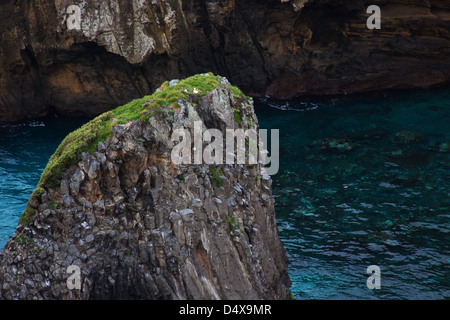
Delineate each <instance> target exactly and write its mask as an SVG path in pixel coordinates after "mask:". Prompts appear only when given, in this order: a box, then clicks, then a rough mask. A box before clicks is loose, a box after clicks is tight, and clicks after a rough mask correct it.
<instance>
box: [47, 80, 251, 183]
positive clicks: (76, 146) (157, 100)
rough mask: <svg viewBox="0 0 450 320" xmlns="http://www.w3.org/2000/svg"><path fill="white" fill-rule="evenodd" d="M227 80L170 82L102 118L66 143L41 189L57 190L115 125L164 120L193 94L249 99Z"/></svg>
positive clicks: (63, 143) (101, 116)
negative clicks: (223, 91)
mask: <svg viewBox="0 0 450 320" xmlns="http://www.w3.org/2000/svg"><path fill="white" fill-rule="evenodd" d="M223 80H224V78H223V77H221V76H216V75H214V74H212V73H204V74H198V75H194V76H192V77H189V78H186V79H184V80H181V81H175V83H174V84H172V85H170V83H169V82H168V81H166V82H164V83H163V84H162V85H161V86H160V88H158V89H157V90H156V91H155V92H154V93H153V94H152V95H150V96H145V97H143V98H140V99H136V100H133V101H131V102H129V103H128V104H126V105H123V106H120V107H118V108H116V109H114V110H111V111H108V112H105V113H103V114H101V115H99V116H98V117H96V118H95V119H93V120H91V121H90V122H88V123H86V124H85V125H83V126H82V127H81V128H79V129H78V130H75V131H74V132H72V133H70V134H69V135H68V136H67V137H66V138H65V139H64V140H63V142H62V143H61V144H60V146H59V147H58V149H57V150H56V152H55V153H54V154H53V156H52V157H51V158H50V160H49V162H48V164H47V167H46V168H45V170H44V172H43V173H42V175H41V179H40V181H39V184H38V187H39V188H55V187H57V186H58V183H59V181H60V179H61V177H62V174H63V173H64V171H65V170H66V169H68V168H70V167H72V166H74V165H75V164H76V163H77V162H78V161H79V160H80V157H81V154H82V153H83V152H89V153H91V154H92V153H93V152H95V151H96V149H97V145H98V143H99V142H104V141H106V140H107V139H108V138H109V137H110V136H111V135H112V127H113V126H114V125H119V124H126V123H127V122H129V121H133V120H136V121H143V122H146V123H148V120H149V118H150V117H155V118H156V119H157V120H160V119H162V118H167V117H169V116H173V115H174V114H175V112H177V111H179V108H180V107H179V104H178V101H179V100H180V99H190V96H191V95H196V96H197V97H203V96H205V95H206V94H207V93H208V92H210V91H212V90H214V89H215V88H217V87H220V86H227V87H228V88H230V90H231V91H232V92H233V96H234V97H235V98H243V97H245V98H249V97H247V96H245V95H244V94H243V93H242V91H241V90H239V89H238V88H237V87H234V86H231V85H227V84H224V83H226V82H225V81H223ZM235 118H236V117H235ZM238 120H240V117H239V118H238Z"/></svg>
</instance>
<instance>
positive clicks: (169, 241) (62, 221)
mask: <svg viewBox="0 0 450 320" xmlns="http://www.w3.org/2000/svg"><path fill="white" fill-rule="evenodd" d="M182 104H183V103H182ZM218 104H220V105H218ZM238 104H239V105H238ZM183 105H184V106H185V107H186V108H187V109H189V115H188V114H187V113H181V112H180V114H174V115H173V116H172V117H168V118H167V119H160V120H158V121H156V120H154V119H153V118H151V120H150V122H149V123H148V124H146V123H145V122H140V121H130V122H128V123H127V124H125V125H116V126H115V127H113V133H114V135H113V136H112V137H111V138H109V139H108V140H106V142H105V143H99V144H98V148H97V151H96V152H94V153H93V155H91V154H88V153H83V154H82V156H81V159H80V161H79V162H78V164H77V165H76V166H74V167H72V168H67V170H66V171H65V173H64V176H63V177H62V180H61V181H62V182H61V183H58V184H56V187H55V189H51V188H45V186H43V188H44V189H45V192H44V193H43V194H42V195H41V196H40V197H39V198H38V199H36V201H35V202H36V203H34V204H33V205H34V207H33V209H34V210H35V214H34V215H32V216H31V218H30V219H29V220H28V221H27V222H26V223H24V222H23V220H21V221H20V222H19V225H18V227H17V230H16V231H15V233H14V235H13V237H12V239H11V240H10V241H8V243H7V244H6V246H5V249H4V252H1V253H0V298H2V299H289V298H290V291H289V286H290V280H289V277H288V274H287V258H286V255H285V253H284V250H283V247H282V244H281V241H280V239H279V237H278V229H277V226H276V221H275V212H274V205H273V198H272V195H271V180H270V177H269V176H267V175H265V174H264V168H262V167H260V165H252V166H249V165H238V164H229V165H228V164H227V165H221V166H220V167H218V168H217V170H219V169H220V178H216V179H214V177H213V176H212V174H211V172H210V169H211V168H216V166H215V165H207V164H198V165H187V164H186V165H175V164H174V163H173V162H171V159H170V154H171V152H170V150H171V148H172V146H173V143H172V141H171V140H170V136H171V133H172V131H173V130H174V129H176V128H186V129H189V130H191V129H192V127H191V125H192V122H191V121H190V120H192V118H195V119H200V120H201V121H202V123H203V126H204V127H205V128H206V124H205V121H204V119H208V121H211V123H214V124H216V123H217V124H221V123H227V124H229V125H231V126H232V128H237V127H238V124H237V123H236V122H233V121H232V119H233V108H239V110H241V113H242V128H243V129H248V128H249V126H250V124H252V125H253V126H255V128H256V126H257V119H256V116H255V114H254V111H253V105H252V101H251V100H246V99H245V98H242V99H240V100H239V101H237V99H233V97H232V95H231V91H230V89H229V88H217V89H214V90H213V91H212V92H210V93H208V94H207V95H205V96H204V97H203V98H200V101H199V105H202V106H203V107H202V109H201V110H202V112H201V113H200V112H197V110H200V109H198V108H199V107H197V108H196V107H194V106H193V105H192V102H191V101H188V100H185V101H184V104H183ZM219 111H220V112H219ZM98 159H104V160H98ZM256 175H257V176H258V177H259V178H257V177H256ZM217 179H221V180H220V182H221V183H219V182H218V180H217ZM29 205H30V204H29ZM70 265H77V266H79V267H80V271H81V289H72V290H70V289H69V288H68V286H67V280H68V278H69V276H70V274H68V273H67V268H68V267H69V266H70Z"/></svg>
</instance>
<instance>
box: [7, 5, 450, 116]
mask: <svg viewBox="0 0 450 320" xmlns="http://www.w3.org/2000/svg"><path fill="white" fill-rule="evenodd" d="M375 2H376V3H370V4H377V5H379V6H380V7H381V9H382V20H381V23H382V27H381V30H368V29H367V27H366V20H367V18H368V17H369V15H368V14H367V13H366V9H367V6H368V4H367V3H366V1H362V0H357V1H335V0H333V1H331V0H309V1H308V0H264V1H260V0H250V1H248V0H221V1H176V0H165V1H145V2H143V1H137V0H133V1H125V0H107V1H100V2H95V1H83V2H81V1H80V2H78V1H73V0H70V1H69V0H58V1H45V2H42V1H36V0H27V1H12V0H10V1H3V2H2V4H0V18H1V19H0V35H1V45H0V96H1V99H0V121H14V120H21V119H24V118H27V117H37V116H40V115H45V114H46V113H47V112H48V111H49V110H52V109H53V110H56V111H57V112H60V113H64V114H69V115H76V114H87V115H96V114H99V113H101V112H103V111H105V110H108V109H111V108H112V107H113V106H116V105H120V104H123V103H126V102H127V101H130V100H131V99H132V98H137V97H140V96H143V95H144V94H148V93H150V92H152V91H153V90H154V89H155V88H156V86H157V85H159V84H160V83H162V82H163V81H165V80H167V79H172V78H180V77H185V76H188V75H191V74H195V73H199V72H206V71H212V72H215V73H220V74H223V75H225V76H227V77H228V78H229V79H230V80H231V81H232V82H233V83H235V84H236V85H238V86H240V87H241V88H243V90H244V91H245V92H247V93H248V94H251V95H255V96H258V95H271V96H273V97H278V98H287V97H292V96H295V95H299V94H305V93H306V94H335V93H351V92H361V91H366V90H377V89H385V88H413V87H427V86H430V85H435V84H439V83H443V82H446V81H447V80H448V79H449V74H450V72H449V70H450V60H449V59H448V56H449V50H450V49H449V47H450V36H449V31H450V11H449V10H450V6H449V4H448V1H443V0H439V1H438V0H434V1H433V0H427V1H425V0H412V1H402V0H392V1H384V0H383V1H382V0H379V1H375ZM73 5H76V6H77V7H75V8H78V9H76V10H75V9H73V7H71V6H73Z"/></svg>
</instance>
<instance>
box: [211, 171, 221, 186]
mask: <svg viewBox="0 0 450 320" xmlns="http://www.w3.org/2000/svg"><path fill="white" fill-rule="evenodd" d="M209 173H210V174H211V178H212V180H214V181H215V182H216V184H217V186H218V187H219V188H222V185H223V179H222V178H221V176H223V171H222V169H219V170H216V168H209Z"/></svg>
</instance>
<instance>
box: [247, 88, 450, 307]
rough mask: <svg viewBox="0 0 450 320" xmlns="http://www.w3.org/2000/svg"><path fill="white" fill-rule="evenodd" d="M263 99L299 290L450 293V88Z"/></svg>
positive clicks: (407, 295) (325, 294)
mask: <svg viewBox="0 0 450 320" xmlns="http://www.w3.org/2000/svg"><path fill="white" fill-rule="evenodd" d="M256 108H257V109H256V110H257V114H258V118H259V121H260V126H261V127H263V128H267V129H270V128H273V129H275V128H278V129H280V154H281V159H280V168H281V169H280V171H279V173H278V174H277V175H275V176H273V177H272V178H273V180H274V183H273V194H274V197H275V199H276V203H275V208H276V212H277V221H278V226H279V230H280V236H281V238H282V241H283V243H284V246H285V249H286V251H287V254H288V257H289V259H290V264H289V274H290V277H291V280H292V282H293V285H292V288H291V290H292V293H293V295H294V297H295V298H296V299H443V298H447V299H448V298H450V272H449V263H450V233H449V231H450V219H449V218H450V90H449V89H440V90H431V91H420V92H396V93H389V94H383V93H378V94H370V95H360V96H352V97H339V98H331V99H310V100H301V101H289V102H276V101H270V100H266V101H260V102H258V103H257V104H256ZM446 143H448V144H446ZM370 265H377V266H379V267H380V271H381V289H379V290H376V289H375V290H369V289H368V288H367V285H366V280H367V277H368V276H369V275H367V274H366V269H367V267H368V266H370Z"/></svg>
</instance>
